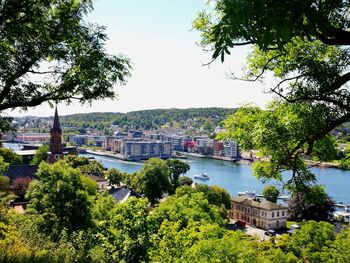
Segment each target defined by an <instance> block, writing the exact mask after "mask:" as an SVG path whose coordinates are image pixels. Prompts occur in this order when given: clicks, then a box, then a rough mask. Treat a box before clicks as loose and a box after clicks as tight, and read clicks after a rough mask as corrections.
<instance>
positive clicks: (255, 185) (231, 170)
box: [4, 144, 350, 204]
mask: <svg viewBox="0 0 350 263" xmlns="http://www.w3.org/2000/svg"><path fill="white" fill-rule="evenodd" d="M4 146H5V147H9V148H13V149H14V150H20V148H19V145H18V144H4ZM83 156H86V157H94V158H95V159H96V160H99V161H101V162H102V164H103V165H104V166H105V167H107V168H113V167H114V168H117V169H119V170H121V171H123V172H128V173H132V172H136V171H138V170H139V169H140V168H141V167H142V165H143V163H142V162H126V161H121V160H116V159H114V158H110V157H102V156H97V155H91V154H83ZM186 161H188V163H189V164H190V170H189V171H188V172H187V176H189V177H192V178H193V175H194V174H201V173H204V172H205V173H207V174H208V176H209V177H210V180H206V181H203V180H198V179H194V181H195V182H198V183H206V184H208V185H219V186H221V187H223V188H225V189H227V191H229V193H230V194H231V195H237V192H238V191H246V190H255V191H256V193H261V192H262V189H263V188H264V184H263V183H262V182H260V181H258V180H257V179H256V178H255V177H254V176H253V174H252V169H251V167H250V166H249V165H247V164H236V163H231V162H226V161H220V160H212V159H207V158H196V157H189V158H188V159H187V160H186ZM312 172H313V173H314V174H315V175H316V177H317V180H318V182H319V184H322V185H324V186H326V190H327V192H328V194H329V195H330V196H331V197H332V198H333V199H334V200H335V201H337V202H343V203H347V204H350V171H344V170H340V169H334V168H312ZM285 178H288V174H286V175H285ZM268 184H272V185H275V186H277V187H280V186H281V183H278V182H276V181H270V182H268Z"/></svg>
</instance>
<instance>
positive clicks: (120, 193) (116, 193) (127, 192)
mask: <svg viewBox="0 0 350 263" xmlns="http://www.w3.org/2000/svg"><path fill="white" fill-rule="evenodd" d="M108 193H109V194H110V195H112V196H113V197H114V199H115V200H116V201H117V202H118V203H124V202H126V200H128V198H129V197H130V196H135V197H137V198H140V197H141V196H140V195H139V194H137V193H135V192H134V190H132V189H131V188H129V187H120V188H112V189H109V191H108Z"/></svg>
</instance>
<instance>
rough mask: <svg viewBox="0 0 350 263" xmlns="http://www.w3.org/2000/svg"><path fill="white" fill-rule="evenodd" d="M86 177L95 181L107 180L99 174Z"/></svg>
mask: <svg viewBox="0 0 350 263" xmlns="http://www.w3.org/2000/svg"><path fill="white" fill-rule="evenodd" d="M87 177H89V178H90V179H91V180H94V181H95V182H107V179H105V178H103V177H100V176H96V175H87Z"/></svg>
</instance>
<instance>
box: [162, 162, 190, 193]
mask: <svg viewBox="0 0 350 263" xmlns="http://www.w3.org/2000/svg"><path fill="white" fill-rule="evenodd" d="M166 164H167V165H168V166H169V168H170V181H171V184H172V185H173V192H175V189H176V188H177V187H178V186H179V177H180V175H182V174H185V173H187V172H188V170H190V166H189V164H188V163H185V162H183V161H181V160H179V159H168V160H167V161H166Z"/></svg>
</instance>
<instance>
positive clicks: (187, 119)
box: [60, 108, 235, 132]
mask: <svg viewBox="0 0 350 263" xmlns="http://www.w3.org/2000/svg"><path fill="white" fill-rule="evenodd" d="M234 111H235V109H229V108H198V109H195V108H192V109H156V110H142V111H133V112H128V113H112V112H104V113H86V114H74V115H68V116H61V118H60V119H61V124H62V126H63V127H66V128H68V127H70V128H73V129H81V128H84V129H97V130H100V131H102V130H104V129H106V128H108V127H109V126H110V125H118V126H119V127H121V128H124V129H125V130H127V129H144V130H154V129H159V128H161V127H174V128H183V129H187V130H196V131H202V132H212V131H213V130H214V129H215V127H216V126H217V125H219V124H220V122H221V121H222V120H223V119H224V118H225V117H226V116H227V115H228V114H232V113H233V112H234Z"/></svg>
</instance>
